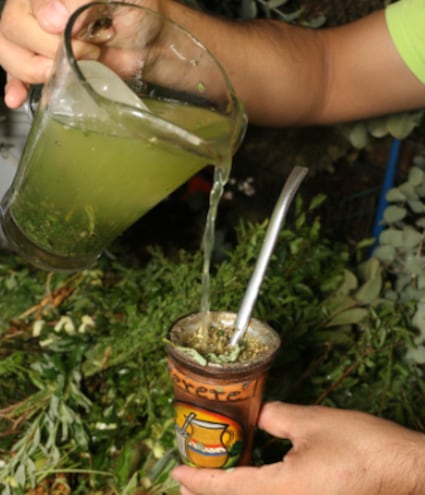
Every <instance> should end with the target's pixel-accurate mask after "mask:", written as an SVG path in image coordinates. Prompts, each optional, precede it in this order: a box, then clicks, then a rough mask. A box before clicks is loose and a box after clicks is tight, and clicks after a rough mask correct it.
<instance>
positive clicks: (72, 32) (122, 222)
mask: <svg viewBox="0 0 425 495" xmlns="http://www.w3.org/2000/svg"><path fill="white" fill-rule="evenodd" d="M82 44H90V45H91V46H92V50H94V51H95V52H96V54H97V58H96V60H77V57H76V53H75V51H78V50H79V49H81V46H82ZM245 127H246V119H245V115H244V112H243V109H242V107H241V105H240V102H239V101H238V100H237V98H236V97H235V94H234V92H233V89H232V87H231V85H230V83H229V81H228V79H227V76H226V74H225V73H224V71H223V70H222V68H221V67H220V65H219V64H218V63H217V61H216V60H215V59H214V58H213V57H212V55H211V54H210V53H209V52H208V51H207V50H206V49H205V47H203V46H202V45H201V43H199V42H198V41H197V40H196V39H195V38H194V37H193V36H192V35H191V34H190V33H189V32H187V31H186V30H184V29H183V28H181V27H179V26H178V25H177V24H175V23H174V22H173V21H172V20H170V19H167V18H165V17H163V16H161V15H160V14H159V13H157V12H155V11H153V10H149V9H147V8H144V7H142V6H139V5H136V4H127V3H122V2H108V3H105V2H95V3H91V4H88V5H85V6H83V7H81V8H80V9H78V10H77V11H76V12H75V13H74V14H73V15H72V16H71V18H70V20H69V22H68V24H67V27H66V29H65V33H64V38H63V43H62V46H61V47H60V49H59V51H58V54H57V57H56V61H55V67H54V71H53V73H52V75H51V77H50V79H49V81H48V82H47V83H46V85H45V87H44V88H43V91H42V94H41V98H40V101H39V103H38V106H37V110H36V112H35V116H34V120H33V124H32V127H31V131H30V133H29V136H28V139H27V142H26V145H25V149H24V152H23V155H22V158H21V161H20V165H19V168H18V171H17V174H16V176H15V179H14V181H13V183H12V185H11V187H10V189H9V191H8V193H7V194H6V195H5V198H4V200H3V202H2V205H1V213H2V215H1V216H2V227H3V229H4V232H5V235H6V236H7V238H8V240H9V242H10V244H11V245H12V246H13V247H14V248H15V249H16V250H17V251H18V252H19V253H21V254H22V255H23V256H24V257H25V258H27V259H28V260H29V261H30V262H31V263H33V264H34V265H36V266H38V267H40V268H43V269H47V270H64V271H70V270H80V269H84V268H86V267H88V266H90V265H91V264H93V263H94V261H95V260H96V259H97V257H98V256H99V255H100V254H101V253H102V251H103V249H104V248H105V246H107V245H108V244H109V243H110V242H111V241H112V240H113V239H114V238H116V237H117V236H118V235H120V234H121V233H122V232H123V231H124V230H125V229H126V228H127V227H129V226H130V225H131V224H132V223H134V222H135V221H136V220H137V219H138V218H140V217H141V216H143V215H144V214H145V213H146V212H147V211H148V210H149V209H151V208H152V207H153V206H154V205H156V204H157V203H158V202H160V201H161V200H162V199H164V198H165V197H166V196H168V195H169V194H170V193H171V192H172V191H173V190H175V189H176V188H178V187H179V186H180V185H181V184H182V183H184V182H185V181H186V180H187V179H188V178H189V177H191V176H192V175H193V174H195V173H196V172H198V171H199V170H200V169H202V168H203V167H204V166H206V165H210V164H213V165H215V166H216V168H221V169H223V170H225V171H227V173H228V169H229V167H230V162H231V156H232V153H233V152H234V150H235V148H236V147H237V145H238V143H239V142H240V140H241V139H242V136H243V133H244V130H245Z"/></svg>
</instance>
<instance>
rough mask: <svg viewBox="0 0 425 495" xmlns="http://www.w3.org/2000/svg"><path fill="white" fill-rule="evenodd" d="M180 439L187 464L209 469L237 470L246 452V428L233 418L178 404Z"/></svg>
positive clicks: (177, 435)
mask: <svg viewBox="0 0 425 495" xmlns="http://www.w3.org/2000/svg"><path fill="white" fill-rule="evenodd" d="M175 409H176V424H175V429H176V439H177V449H178V451H179V454H180V457H181V459H182V461H183V462H185V463H186V464H191V465H193V466H197V467H206V468H225V467H230V466H233V465H234V464H236V463H237V461H238V460H239V457H240V454H241V452H242V443H243V437H242V428H241V427H240V425H239V424H238V423H237V422H236V421H234V420H233V419H231V418H227V417H225V416H223V415H221V414H217V413H214V412H212V411H208V410H205V409H201V408H199V407H196V406H192V405H190V404H185V403H176V404H175Z"/></svg>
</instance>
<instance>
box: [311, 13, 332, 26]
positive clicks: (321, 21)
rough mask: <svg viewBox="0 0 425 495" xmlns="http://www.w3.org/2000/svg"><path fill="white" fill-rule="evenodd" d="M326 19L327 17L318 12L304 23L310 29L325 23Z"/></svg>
mask: <svg viewBox="0 0 425 495" xmlns="http://www.w3.org/2000/svg"><path fill="white" fill-rule="evenodd" d="M327 20H328V18H327V17H326V15H325V14H319V15H318V16H316V17H313V19H309V20H308V22H306V25H307V26H308V27H309V28H310V29H319V28H321V27H323V26H324V25H325V24H326V22H327Z"/></svg>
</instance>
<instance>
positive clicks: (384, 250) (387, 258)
mask: <svg viewBox="0 0 425 495" xmlns="http://www.w3.org/2000/svg"><path fill="white" fill-rule="evenodd" d="M396 254H397V253H396V249H395V247H394V246H378V247H376V248H375V250H374V251H373V256H374V257H375V258H378V260H381V261H382V262H383V263H391V262H392V261H393V260H394V258H395V257H396Z"/></svg>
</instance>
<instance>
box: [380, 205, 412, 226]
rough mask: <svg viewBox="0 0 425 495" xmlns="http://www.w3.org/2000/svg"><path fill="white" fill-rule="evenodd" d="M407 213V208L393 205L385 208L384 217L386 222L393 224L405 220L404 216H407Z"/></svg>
mask: <svg viewBox="0 0 425 495" xmlns="http://www.w3.org/2000/svg"><path fill="white" fill-rule="evenodd" d="M406 215H407V210H406V208H402V207H400V206H394V205H392V206H389V207H388V208H386V209H385V211H384V215H383V217H384V221H385V222H386V223H388V224H391V223H394V222H399V221H400V220H403V218H405V216H406Z"/></svg>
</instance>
